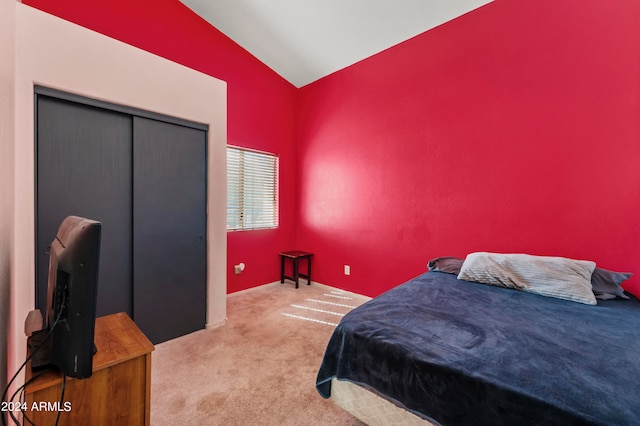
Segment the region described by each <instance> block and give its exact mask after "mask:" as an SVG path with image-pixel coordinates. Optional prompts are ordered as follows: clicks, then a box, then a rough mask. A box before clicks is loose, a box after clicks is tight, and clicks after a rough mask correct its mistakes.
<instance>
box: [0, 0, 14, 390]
mask: <svg viewBox="0 0 640 426" xmlns="http://www.w3.org/2000/svg"><path fill="white" fill-rule="evenodd" d="M15 7H16V2H15V0H0V385H1V386H2V387H3V388H4V386H5V384H6V380H7V378H6V373H7V341H8V335H9V313H10V311H9V308H10V300H11V292H10V290H11V257H12V256H11V240H12V235H13V218H14V214H13V212H14V204H13V202H12V200H13V194H14V176H13V173H14V162H13V152H14V150H13V140H14V128H15V127H14V111H13V100H14V97H13V93H14V88H13V86H14V79H15V75H14V69H15V57H14V55H15V50H14V49H15Z"/></svg>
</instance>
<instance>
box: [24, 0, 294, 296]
mask: <svg viewBox="0 0 640 426" xmlns="http://www.w3.org/2000/svg"><path fill="white" fill-rule="evenodd" d="M23 3H24V4H27V5H30V6H33V7H35V8H38V9H41V10H43V11H45V12H48V13H51V14H53V15H56V16H59V17H61V18H63V19H66V20H68V21H71V22H74V23H77V24H79V25H82V26H84V27H86V28H89V29H92V30H94V31H97V32H100V33H102V34H105V35H107V36H110V37H112V38H115V39H118V40H121V41H123V42H125V43H128V44H130V45H133V46H136V47H139V48H141V49H144V50H146V51H149V52H151V53H154V54H157V55H159V56H162V57H165V58H167V59H170V60H172V61H174V62H178V63H180V64H183V65H185V66H187V67H190V68H193V69H196V70H199V71H201V72H203V73H205V74H208V75H211V76H213V77H216V78H218V79H221V80H224V81H226V82H227V91H228V111H227V114H228V117H227V135H228V143H229V144H232V145H236V146H243V147H248V148H254V149H258V150H262V151H268V152H272V153H275V154H279V155H280V182H281V184H280V194H281V195H280V197H281V198H280V224H281V225H280V227H279V228H278V229H276V230H269V231H258V232H233V233H228V236H227V245H228V252H227V276H228V292H234V291H238V290H242V289H245V288H249V287H253V286H256V285H260V284H265V283H268V282H273V281H275V280H277V279H278V276H279V263H278V262H279V257H278V251H280V250H283V249H290V248H292V247H293V245H294V242H295V223H296V207H297V206H296V203H295V200H294V197H295V194H296V186H295V181H296V180H295V173H296V163H295V155H296V149H295V145H294V143H295V99H296V88H295V87H294V86H293V85H291V84H290V83H288V82H287V81H285V80H284V79H283V78H282V77H280V76H279V75H278V74H276V73H275V72H274V71H273V70H271V69H270V68H268V67H267V66H266V65H264V64H263V63H262V62H260V61H258V60H257V59H256V58H255V57H254V56H252V55H251V54H249V53H248V52H247V51H246V50H244V49H243V48H241V47H240V46H239V45H237V44H236V43H234V42H233V41H231V40H230V39H229V38H228V37H226V36H225V35H223V34H222V33H221V32H219V31H218V30H217V29H215V28H213V27H212V26H211V25H209V24H208V23H207V22H205V21H204V20H202V19H201V18H200V17H198V16H197V15H196V14H195V13H193V12H192V11H191V10H190V9H188V8H187V7H186V6H184V5H183V4H182V3H180V2H179V1H177V0H157V1H154V2H152V3H149V2H145V1H142V0H133V1H132V0H93V1H90V2H87V1H80V0H66V1H57V0H25V1H23ZM61 60H63V58H61ZM96 78H100V77H99V76H96ZM185 101H187V100H185V99H176V102H185ZM240 262H244V263H245V264H246V269H245V271H244V272H243V273H242V274H240V275H234V273H233V265H234V264H238V263H240Z"/></svg>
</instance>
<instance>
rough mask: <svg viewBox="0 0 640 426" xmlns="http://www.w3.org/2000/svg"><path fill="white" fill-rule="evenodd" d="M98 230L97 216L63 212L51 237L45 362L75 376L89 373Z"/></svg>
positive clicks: (92, 349) (95, 290)
mask: <svg viewBox="0 0 640 426" xmlns="http://www.w3.org/2000/svg"><path fill="white" fill-rule="evenodd" d="M101 231H102V224H101V223H100V222H97V221H95V220H91V219H86V218H82V217H78V216H69V217H67V218H66V219H65V220H64V221H63V222H62V224H61V225H60V227H59V228H58V232H57V234H56V237H55V239H54V240H53V242H52V243H51V253H50V258H49V282H48V289H47V292H48V293H47V312H46V316H45V321H46V328H47V329H48V330H49V331H50V337H49V339H50V340H51V342H50V343H49V344H48V345H47V346H50V350H51V358H50V362H51V364H53V365H54V366H56V367H57V368H58V369H60V371H62V372H63V373H64V374H66V375H67V376H71V377H76V378H86V377H89V376H91V373H92V369H93V354H94V353H95V346H94V344H93V338H94V329H95V321H96V298H97V287H98V266H99V261H100V235H101Z"/></svg>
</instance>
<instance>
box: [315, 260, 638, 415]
mask: <svg viewBox="0 0 640 426" xmlns="http://www.w3.org/2000/svg"><path fill="white" fill-rule="evenodd" d="M334 377H337V378H338V379H342V380H349V381H351V382H354V383H357V384H359V385H362V386H364V387H366V388H368V389H369V390H372V391H374V392H376V393H378V394H380V395H383V396H384V397H386V398H387V399H390V400H392V401H394V402H396V403H397V404H399V405H400V406H402V407H404V408H406V409H408V410H410V411H412V412H414V413H416V414H418V415H419V416H421V417H424V418H426V419H429V420H431V421H434V422H436V423H439V424H441V425H527V424H531V425H584V424H607V425H638V424H640V402H639V401H638V398H639V397H640V303H639V302H638V301H637V300H636V299H631V300H609V301H598V305H597V306H591V305H584V304H580V303H575V302H570V301H565V300H561V299H554V298H549V297H544V296H538V295H535V294H530V293H525V292H520V291H516V290H511V289H505V288H498V287H492V286H487V285H484V284H478V283H472V282H466V281H461V280H458V279H457V278H456V276H455V275H451V274H446V273H441V272H428V273H425V274H423V275H421V276H419V277H417V278H415V279H413V280H411V281H409V282H407V283H405V284H403V285H400V286H398V287H396V288H394V289H392V290H389V291H388V292H386V293H384V294H382V295H380V296H379V297H377V298H375V299H373V300H371V301H369V302H367V303H366V304H364V305H362V306H360V307H359V308H357V309H354V310H353V311H351V312H350V313H349V314H347V315H346V316H345V317H344V318H343V320H342V321H341V322H340V324H339V325H338V327H337V328H336V329H335V331H334V333H333V335H332V337H331V339H330V341H329V343H328V346H327V349H326V353H325V356H324V359H323V361H322V365H321V366H320V370H319V372H318V378H317V383H316V387H317V389H318V391H319V392H320V394H321V395H322V396H324V397H325V398H328V397H329V396H330V394H331V379H332V378H334Z"/></svg>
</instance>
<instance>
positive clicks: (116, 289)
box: [36, 95, 132, 315]
mask: <svg viewBox="0 0 640 426" xmlns="http://www.w3.org/2000/svg"><path fill="white" fill-rule="evenodd" d="M131 126H132V117H131V116H129V115H126V114H121V113H117V112H113V111H108V110H105V109H101V108H95V107H92V106H87V105H83V104H78V103H73V102H68V101H65V100H61V99H57V98H51V97H47V96H43V95H38V96H37V124H36V131H37V135H36V138H37V139H36V140H37V144H36V152H37V154H36V159H37V160H36V161H37V166H36V170H37V179H36V185H37V188H36V203H37V212H36V221H37V229H36V231H37V232H36V235H37V244H36V246H37V248H36V250H37V253H36V262H37V277H36V280H37V283H36V289H37V305H38V307H39V308H40V309H41V310H43V313H44V312H45V308H46V306H45V305H46V301H47V271H48V267H49V255H48V247H49V246H50V245H51V242H52V241H53V239H54V238H55V235H56V231H57V230H58V226H59V225H60V223H61V222H62V220H63V219H64V218H65V217H67V216H69V215H76V216H84V217H88V218H91V219H95V220H98V221H100V222H102V241H101V250H100V268H99V281H98V305H97V314H98V315H107V314H111V313H114V312H127V313H128V314H130V315H131V313H132V295H131V281H132V273H131V270H132V264H131V258H132V255H131V244H132V242H131V226H132V220H131V210H132V204H131V179H132V177H131V150H132V139H131V137H132V135H131Z"/></svg>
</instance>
